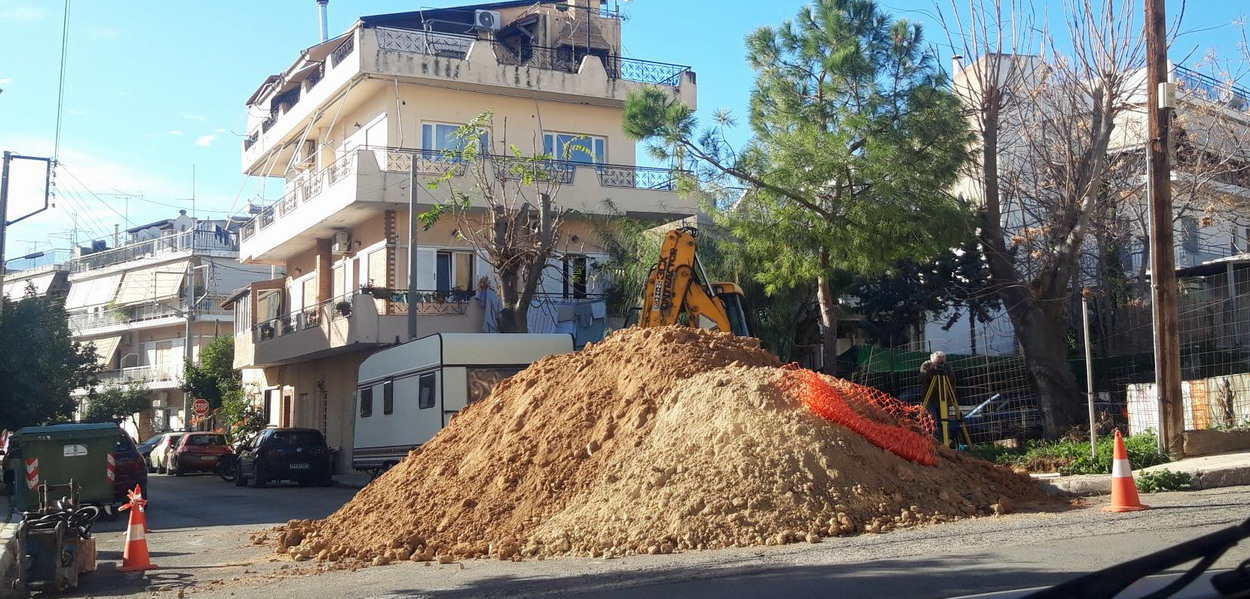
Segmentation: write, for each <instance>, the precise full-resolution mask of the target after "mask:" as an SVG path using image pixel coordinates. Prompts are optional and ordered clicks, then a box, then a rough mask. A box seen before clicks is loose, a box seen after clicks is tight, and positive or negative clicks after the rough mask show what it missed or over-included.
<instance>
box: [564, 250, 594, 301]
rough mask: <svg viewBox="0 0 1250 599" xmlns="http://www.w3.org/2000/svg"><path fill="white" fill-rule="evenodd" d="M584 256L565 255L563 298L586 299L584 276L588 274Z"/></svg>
mask: <svg viewBox="0 0 1250 599" xmlns="http://www.w3.org/2000/svg"><path fill="white" fill-rule="evenodd" d="M586 267H587V262H586V257H585V256H578V255H572V254H570V255H567V256H565V257H564V298H565V299H583V298H585V297H586V276H587V274H588V272H587V270H586Z"/></svg>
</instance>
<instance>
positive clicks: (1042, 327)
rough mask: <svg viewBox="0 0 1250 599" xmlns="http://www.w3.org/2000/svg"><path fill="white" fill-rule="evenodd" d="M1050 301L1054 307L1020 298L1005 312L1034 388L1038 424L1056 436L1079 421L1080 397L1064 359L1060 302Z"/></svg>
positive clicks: (1070, 368)
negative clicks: (1013, 307) (1039, 305)
mask: <svg viewBox="0 0 1250 599" xmlns="http://www.w3.org/2000/svg"><path fill="white" fill-rule="evenodd" d="M1043 301H1046V300H1043ZM1050 301H1051V303H1052V305H1054V306H1057V308H1055V309H1051V310H1043V309H1041V308H1039V307H1038V305H1037V303H1036V302H1021V303H1020V304H1018V305H1017V307H1016V309H1010V310H1008V314H1009V315H1010V316H1011V323H1012V325H1013V326H1014V327H1015V329H1016V339H1018V340H1019V341H1020V347H1021V348H1022V349H1023V351H1024V363H1025V365H1026V367H1027V368H1028V371H1029V375H1030V377H1031V378H1032V379H1033V384H1034V386H1035V388H1036V389H1037V393H1038V404H1039V405H1038V407H1039V408H1040V409H1041V412H1042V427H1043V429H1044V431H1045V434H1046V437H1047V438H1050V439H1056V438H1058V437H1060V436H1061V435H1063V434H1064V433H1066V432H1067V431H1068V429H1070V428H1072V426H1074V425H1075V424H1077V422H1078V421H1079V419H1080V416H1081V409H1080V408H1081V404H1082V397H1081V389H1080V387H1079V386H1078V385H1077V382H1076V376H1075V375H1074V374H1073V373H1072V367H1071V365H1070V364H1069V363H1068V348H1067V344H1066V343H1065V339H1064V334H1065V331H1066V330H1067V327H1065V326H1064V322H1063V309H1062V305H1063V304H1062V302H1059V301H1058V300H1055V299H1050Z"/></svg>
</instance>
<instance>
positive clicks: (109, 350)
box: [87, 336, 122, 369]
mask: <svg viewBox="0 0 1250 599" xmlns="http://www.w3.org/2000/svg"><path fill="white" fill-rule="evenodd" d="M121 342H122V338H121V337H120V336H117V337H103V338H101V339H92V340H91V341H88V342H87V343H93V344H95V355H96V362H97V363H99V364H100V366H102V367H104V368H106V369H107V368H108V367H109V363H110V362H112V361H113V354H115V353H117V346H118V345H119V344H120V343H121Z"/></svg>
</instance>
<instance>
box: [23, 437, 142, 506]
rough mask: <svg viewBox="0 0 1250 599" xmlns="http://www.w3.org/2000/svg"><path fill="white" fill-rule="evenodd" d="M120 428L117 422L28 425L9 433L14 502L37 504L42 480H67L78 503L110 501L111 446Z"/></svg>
mask: <svg viewBox="0 0 1250 599" xmlns="http://www.w3.org/2000/svg"><path fill="white" fill-rule="evenodd" d="M122 434H123V433H122V429H121V428H120V427H118V426H117V425H116V424H109V423H104V424H55V425H52V426H28V427H26V428H23V429H19V430H18V431H17V432H16V433H13V436H12V438H11V439H10V442H9V449H10V453H11V456H12V458H13V462H14V464H15V467H16V477H15V478H16V484H15V485H14V487H16V491H17V497H16V499H17V502H16V504H15V506H14V507H15V508H16V509H17V510H18V511H23V512H28V511H33V510H36V509H38V508H39V507H40V506H39V487H40V485H45V484H46V485H49V486H54V485H68V484H69V483H70V482H71V481H73V483H74V485H75V486H76V487H77V490H78V494H79V495H78V501H79V502H80V503H82V504H93V505H101V506H107V505H111V504H112V503H113V481H114V479H115V478H116V475H115V470H114V456H113V452H114V450H115V448H116V445H117V438H118V437H119V436H120V435H122ZM49 495H51V494H49ZM49 499H52V500H55V499H57V498H56V497H49Z"/></svg>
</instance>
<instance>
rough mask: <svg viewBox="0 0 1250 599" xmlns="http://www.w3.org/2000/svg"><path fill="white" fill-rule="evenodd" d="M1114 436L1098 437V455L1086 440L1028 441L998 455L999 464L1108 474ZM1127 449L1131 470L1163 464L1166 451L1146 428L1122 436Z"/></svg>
mask: <svg viewBox="0 0 1250 599" xmlns="http://www.w3.org/2000/svg"><path fill="white" fill-rule="evenodd" d="M1114 443H1115V438H1114V437H1112V436H1104V437H1103V438H1101V439H1099V440H1098V457H1097V458H1096V459H1095V458H1091V457H1090V455H1089V441H1074V440H1070V439H1065V440H1060V441H1050V442H1047V441H1036V442H1032V443H1030V444H1029V446H1028V449H1027V450H1026V451H1025V452H1024V455H1021V456H1012V455H1009V454H1004V455H1000V456H998V462H999V463H1000V464H1010V465H1016V466H1022V467H1024V468H1027V469H1028V470H1029V471H1030V472H1059V473H1060V474H1064V475H1068V474H1110V473H1111V456H1112V451H1113V445H1114ZM1124 448H1125V449H1127V450H1128V461H1129V465H1130V466H1132V467H1133V469H1134V470H1136V469H1139V468H1145V467H1147V466H1154V465H1156V464H1165V463H1167V462H1169V461H1170V460H1169V458H1168V456H1167V454H1165V453H1163V452H1161V451H1159V440H1158V437H1156V436H1155V433H1154V431H1146V432H1144V433H1140V434H1137V435H1133V436H1130V437H1125V438H1124Z"/></svg>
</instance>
